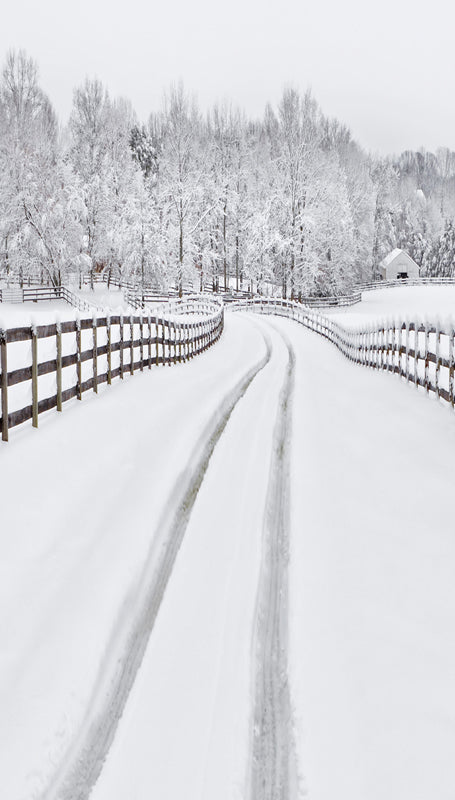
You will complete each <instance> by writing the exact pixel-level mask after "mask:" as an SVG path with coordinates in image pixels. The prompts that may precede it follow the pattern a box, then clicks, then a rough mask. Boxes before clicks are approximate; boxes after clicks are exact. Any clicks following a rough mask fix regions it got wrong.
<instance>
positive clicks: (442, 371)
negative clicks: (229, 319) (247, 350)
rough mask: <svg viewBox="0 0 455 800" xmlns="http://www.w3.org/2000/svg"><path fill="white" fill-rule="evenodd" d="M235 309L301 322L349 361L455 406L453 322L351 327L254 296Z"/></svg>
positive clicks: (284, 302) (293, 305) (283, 302)
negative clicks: (445, 323) (388, 375)
mask: <svg viewBox="0 0 455 800" xmlns="http://www.w3.org/2000/svg"><path fill="white" fill-rule="evenodd" d="M231 310H232V311H254V312H256V313H260V314H275V315H278V316H283V317H287V318H289V319H293V320H295V321H296V322H300V323H301V324H302V325H304V326H305V327H306V328H309V329H310V330H312V331H315V333H318V334H320V335H321V336H324V337H325V338H326V339H328V340H329V341H331V342H333V344H335V345H336V347H338V349H339V350H341V352H342V353H344V355H345V356H347V358H349V360H350V361H354V362H355V363H356V364H363V365H364V366H367V367H371V368H372V369H379V370H385V371H386V372H392V373H394V374H396V375H400V376H401V377H402V378H404V379H405V380H406V381H407V382H408V383H411V384H413V385H414V386H415V387H416V388H418V387H422V388H423V389H424V390H425V391H426V392H427V394H429V393H430V392H431V393H432V395H433V396H434V397H436V398H437V399H442V400H444V401H445V402H447V403H449V404H450V405H451V406H452V408H453V407H454V369H455V359H454V346H455V345H454V338H455V330H454V326H453V324H450V325H449V326H441V325H439V324H430V323H428V322H425V323H422V322H399V321H393V322H387V323H384V322H382V323H375V324H373V325H371V326H369V327H368V328H365V329H363V330H349V329H346V328H343V327H342V326H341V325H340V324H339V323H337V322H335V320H334V319H331V318H328V317H323V316H321V315H319V314H314V313H311V312H310V311H307V310H305V309H304V308H302V307H301V306H300V304H299V303H293V302H291V301H289V300H269V301H266V300H261V301H258V300H250V301H245V302H243V303H237V304H236V305H233V306H231Z"/></svg>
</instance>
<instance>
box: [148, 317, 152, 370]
mask: <svg viewBox="0 0 455 800" xmlns="http://www.w3.org/2000/svg"><path fill="white" fill-rule="evenodd" d="M147 325H148V329H149V335H148V368H149V369H152V319H151V316H150V311H149V312H148V314H147Z"/></svg>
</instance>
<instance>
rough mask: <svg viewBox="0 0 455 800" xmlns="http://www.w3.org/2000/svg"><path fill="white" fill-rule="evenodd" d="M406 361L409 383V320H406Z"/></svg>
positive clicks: (407, 380)
mask: <svg viewBox="0 0 455 800" xmlns="http://www.w3.org/2000/svg"><path fill="white" fill-rule="evenodd" d="M405 330H406V361H405V369H406V382H407V383H409V320H406V328H405Z"/></svg>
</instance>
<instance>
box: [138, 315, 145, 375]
mask: <svg viewBox="0 0 455 800" xmlns="http://www.w3.org/2000/svg"><path fill="white" fill-rule="evenodd" d="M139 329H140V332H141V333H140V345H139V353H140V356H139V359H140V369H141V372H143V371H144V319H143V316H142V310H141V311H140V312H139Z"/></svg>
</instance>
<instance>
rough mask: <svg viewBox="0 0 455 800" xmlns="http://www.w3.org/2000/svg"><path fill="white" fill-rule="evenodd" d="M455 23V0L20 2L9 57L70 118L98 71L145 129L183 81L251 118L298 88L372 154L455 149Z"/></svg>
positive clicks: (2, 41) (6, 14)
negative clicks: (29, 63)
mask: <svg viewBox="0 0 455 800" xmlns="http://www.w3.org/2000/svg"><path fill="white" fill-rule="evenodd" d="M7 2H8V0H7ZM5 5H6V3H5ZM454 22H455V3H454V1H453V0H432V2H431V3H430V2H425V3H423V2H422V0H415V2H412V1H411V0H381V2H377V0H376V2H374V4H373V3H371V2H368V0H312V2H309V1H308V0H281V3H278V2H277V0H273V2H272V3H269V4H267V3H266V2H265V0H229V2H226V0H224V2H218V3H216V2H214V0H192V2H183V0H173V2H169V0H168V1H166V0H163V2H161V3H160V4H159V5H158V3H157V2H154V1H153V0H129V2H125V1H124V2H119V0H111V2H109V1H108V0H78V1H77V2H74V3H71V4H69V3H67V2H64V0H63V1H62V0H15V2H14V0H9V2H8V6H7V7H6V8H5V7H4V8H2V14H1V28H0V57H1V61H2V62H3V61H4V58H5V55H6V52H7V51H8V50H9V49H10V48H20V47H22V48H24V49H25V50H26V51H27V53H28V55H30V56H32V57H33V58H34V59H35V60H36V61H37V62H38V65H39V69H40V77H41V85H42V87H43V88H44V89H45V91H46V92H47V93H48V94H49V96H50V98H51V100H52V102H53V104H54V106H55V108H56V110H57V112H58V114H59V116H60V118H61V119H62V121H66V119H67V117H68V114H69V111H70V108H71V102H72V92H73V89H74V88H75V86H78V85H79V84H81V83H82V81H83V80H84V78H85V77H86V76H87V75H88V76H89V77H98V78H99V79H100V80H101V81H102V82H103V83H104V84H105V85H106V86H107V88H108V89H109V91H110V93H111V95H113V96H117V95H123V96H126V97H128V98H129V99H130V100H131V101H132V104H133V106H134V108H135V109H136V111H137V114H138V116H139V117H140V118H141V119H143V120H144V121H145V120H146V119H147V117H148V115H149V113H150V111H152V110H156V109H157V108H158V107H159V106H160V103H161V99H162V96H163V92H164V90H165V89H166V88H168V87H169V85H170V83H172V82H176V81H178V80H180V79H183V81H184V84H185V87H186V88H187V89H188V90H190V91H191V92H194V93H195V94H196V95H197V98H198V100H199V103H200V105H201V107H202V108H203V109H204V108H206V107H207V106H208V105H210V104H211V103H213V102H215V101H216V100H224V99H228V100H230V101H232V103H233V104H234V105H240V106H241V107H242V108H244V109H245V110H246V111H247V113H248V114H249V115H251V116H261V115H262V112H263V109H264V106H265V104H266V102H267V101H270V102H271V103H272V104H273V105H276V103H277V102H278V100H279V97H280V94H281V91H282V89H283V87H284V86H285V85H286V84H292V85H293V86H295V87H296V88H300V89H302V90H305V89H307V88H311V89H312V91H313V94H314V96H315V97H316V99H317V101H318V102H319V104H320V106H321V107H322V110H323V111H324V112H325V113H326V114H328V115H329V116H336V117H338V118H339V119H340V120H341V121H342V122H344V123H346V124H347V125H348V126H349V127H350V128H351V131H352V133H353V135H354V137H355V138H356V139H357V140H358V141H359V142H360V143H361V144H362V145H363V146H365V147H366V148H367V149H369V150H373V151H379V152H382V153H392V152H399V151H401V150H405V149H418V148H419V147H421V146H423V147H425V148H426V149H428V150H434V149H436V148H437V147H438V146H440V145H444V146H448V147H450V148H452V149H454V150H455V102H454V98H455V44H454V33H453V31H454V27H453V23H454Z"/></svg>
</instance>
